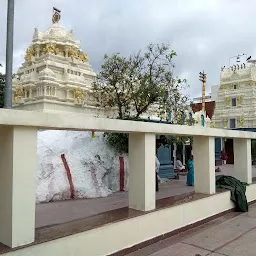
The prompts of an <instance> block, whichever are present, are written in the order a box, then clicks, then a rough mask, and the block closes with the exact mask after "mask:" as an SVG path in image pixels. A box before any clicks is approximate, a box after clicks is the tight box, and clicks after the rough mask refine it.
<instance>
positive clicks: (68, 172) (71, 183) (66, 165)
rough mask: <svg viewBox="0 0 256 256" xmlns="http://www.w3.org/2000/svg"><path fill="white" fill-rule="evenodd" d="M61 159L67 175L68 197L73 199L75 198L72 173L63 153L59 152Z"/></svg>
mask: <svg viewBox="0 0 256 256" xmlns="http://www.w3.org/2000/svg"><path fill="white" fill-rule="evenodd" d="M61 159H62V162H63V164H64V167H65V170H66V173H67V176H68V182H69V188H70V198H71V199H74V198H75V187H74V184H73V180H72V175H71V172H70V169H69V166H68V163H67V160H66V157H65V154H61Z"/></svg>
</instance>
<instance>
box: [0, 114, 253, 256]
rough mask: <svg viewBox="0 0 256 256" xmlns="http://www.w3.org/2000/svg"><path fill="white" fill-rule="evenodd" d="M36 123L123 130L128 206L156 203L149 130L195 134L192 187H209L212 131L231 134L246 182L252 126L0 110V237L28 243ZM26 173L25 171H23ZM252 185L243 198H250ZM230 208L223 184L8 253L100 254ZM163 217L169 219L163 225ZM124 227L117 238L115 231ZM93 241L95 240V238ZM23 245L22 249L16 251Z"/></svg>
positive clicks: (239, 171) (48, 126) (51, 126)
mask: <svg viewBox="0 0 256 256" xmlns="http://www.w3.org/2000/svg"><path fill="white" fill-rule="evenodd" d="M38 129H64V130H80V131H83V130H84V131H90V130H95V131H108V132H125V133H129V151H130V152H131V153H130V154H129V166H130V167H131V168H130V180H129V207H130V208H132V209H136V210H140V211H150V210H154V209H155V162H154V159H155V135H156V134H173V135H179V136H182V135H189V136H193V137H194V148H193V152H194V159H195V166H194V167H195V191H196V192H198V193H204V194H208V195H214V194H215V170H214V159H215V154H214V137H226V138H234V140H235V143H234V152H235V158H236V159H235V172H234V176H235V177H239V179H240V180H241V181H244V182H247V183H249V184H251V183H252V175H251V173H252V169H251V143H250V140H251V139H255V138H256V133H252V132H244V131H231V130H221V129H212V128H203V127H189V126H179V125H168V124H155V123H146V122H135V121H123V120H114V119H102V118H89V117H87V116H85V115H81V114H70V113H63V114H50V113H38V112H33V111H21V110H20V111H19V110H6V109H2V110H0V209H1V211H0V227H1V229H0V242H1V243H4V244H5V245H7V246H9V247H12V248H14V247H18V246H22V245H26V244H29V243H32V242H33V241H34V235H35V221H34V217H35V170H36V143H37V138H36V134H37V130H38ZM24 177H26V179H24ZM255 186H256V185H250V187H248V192H247V194H248V200H249V201H252V200H255V199H256V187H255ZM230 208H232V203H231V202H230V199H229V192H225V193H221V194H216V195H214V196H211V197H207V198H204V199H200V200H198V201H195V202H190V203H186V204H182V205H179V206H175V207H170V208H167V209H164V210H159V211H155V212H151V213H149V214H146V215H143V216H140V217H136V218H133V219H129V220H125V221H121V222H117V223H113V224H109V225H106V226H104V227H101V228H97V229H93V230H91V231H87V232H84V233H81V234H77V235H73V236H69V237H66V238H63V239H58V240H55V241H52V242H48V243H45V244H43V245H37V246H33V247H28V248H27V249H23V250H19V251H18V252H12V253H11V254H10V253H9V255H21V256H22V255H26V256H27V255H38V256H40V255H51V254H52V255H53V252H54V251H55V253H54V255H76V256H79V255H84V253H86V255H90V256H93V255H106V254H108V253H112V252H114V251H118V250H120V249H123V248H126V247H129V246H132V245H134V244H137V243H140V242H142V241H145V240H147V239H150V238H153V237H155V236H158V235H161V234H164V233H167V232H170V231H172V230H175V229H177V228H180V227H183V226H186V225H188V224H191V223H194V222H197V221H199V220H202V219H204V218H207V217H209V216H212V215H215V214H218V213H220V212H223V211H225V210H227V209H230ZM166 223H168V225H166ZM121 233H122V234H124V237H123V238H122V240H119V238H120V234H121ZM99 242H100V246H99ZM22 252H24V254H22Z"/></svg>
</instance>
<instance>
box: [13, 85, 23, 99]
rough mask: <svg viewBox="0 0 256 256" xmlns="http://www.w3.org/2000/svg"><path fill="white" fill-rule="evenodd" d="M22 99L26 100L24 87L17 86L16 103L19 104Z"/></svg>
mask: <svg viewBox="0 0 256 256" xmlns="http://www.w3.org/2000/svg"><path fill="white" fill-rule="evenodd" d="M20 98H24V88H23V86H22V85H18V86H16V91H15V96H14V103H15V104H17V103H18V101H19V99H20Z"/></svg>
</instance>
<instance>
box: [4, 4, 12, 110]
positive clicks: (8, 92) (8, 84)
mask: <svg viewBox="0 0 256 256" xmlns="http://www.w3.org/2000/svg"><path fill="white" fill-rule="evenodd" d="M13 27H14V0H8V9H7V36H6V73H5V89H4V108H9V109H10V108H12V66H13Z"/></svg>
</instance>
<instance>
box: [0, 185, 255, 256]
mask: <svg viewBox="0 0 256 256" xmlns="http://www.w3.org/2000/svg"><path fill="white" fill-rule="evenodd" d="M247 198H248V201H252V200H255V199H256V185H250V186H249V187H247ZM233 207H234V205H233V203H232V202H231V201H230V192H223V193H219V194H216V195H213V196H210V197H206V198H203V199H199V200H196V201H193V202H189V203H184V204H181V205H178V206H174V207H170V208H166V209H163V210H159V211H155V212H152V213H148V214H146V215H142V216H139V217H135V218H132V219H127V220H124V221H120V222H116V223H112V224H109V225H106V226H103V227H100V228H96V229H93V230H90V231H86V232H83V233H80V234H76V235H72V236H68V237H65V238H61V239H57V240H54V241H51V242H47V243H43V244H39V245H35V246H31V247H27V248H25V249H21V250H17V251H14V252H10V253H6V254H4V255H6V256H30V255H31V256H32V255H37V256H46V255H61V256H73V255H75V256H84V255H90V256H105V255H108V254H111V253H114V252H116V251H119V250H122V249H124V248H129V247H131V246H133V245H136V244H138V243H140V242H143V241H146V240H149V239H151V238H154V237H156V236H159V235H162V234H165V233H168V232H170V231H172V230H175V229H178V228H181V227H184V226H187V225H189V224H192V223H195V222H197V221H200V220H203V219H205V218H207V217H210V216H213V215H215V214H218V213H220V212H223V211H226V210H229V209H232V208H233ZM167 223H168V225H167ZM120 234H122V238H120ZM99 245H100V246H99Z"/></svg>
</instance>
